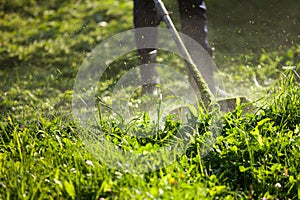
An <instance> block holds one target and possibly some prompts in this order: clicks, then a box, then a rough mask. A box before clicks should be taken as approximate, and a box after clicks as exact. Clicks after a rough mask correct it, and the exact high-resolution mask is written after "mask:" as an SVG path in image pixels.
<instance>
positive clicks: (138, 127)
mask: <svg viewBox="0 0 300 200" xmlns="http://www.w3.org/2000/svg"><path fill="white" fill-rule="evenodd" d="M291 2H293V1H291ZM167 3H168V1H167ZM169 3H170V2H169ZM217 3H218V2H217V1H211V2H208V6H209V8H210V9H212V10H213V11H214V13H217V11H218V9H220V8H219V7H218V6H217V5H220V4H217ZM232 5H235V4H234V3H232ZM251 5H252V6H253V7H255V6H258V7H259V6H262V7H263V6H265V4H264V3H261V4H260V3H258V2H256V3H254V4H251ZM275 5H277V4H275ZM295 5H298V4H296V3H295ZM239 6H240V7H239ZM273 6H274V5H273ZM236 7H238V8H240V10H242V9H243V8H244V7H243V6H242V5H240V4H236ZM295 7H296V6H295ZM225 8H226V7H224V8H222V9H223V10H222V11H224V9H225ZM276 8H277V7H276ZM226 9H227V11H228V10H230V7H229V5H228V7H227V8H226ZM240 10H239V9H236V10H235V12H236V15H238V16H240V18H237V17H236V18H235V19H236V21H239V23H237V24H236V27H237V28H242V29H241V31H242V32H236V33H237V34H241V33H243V31H244V30H249V26H250V28H251V27H252V26H253V24H252V23H248V24H247V25H245V26H242V24H243V23H242V22H243V20H246V19H248V17H247V16H246V17H245V18H243V17H242V15H239V13H240V12H238V11H240ZM225 11H226V10H225ZM296 11H297V10H296ZM296 11H294V10H293V9H291V10H290V13H289V19H291V20H290V21H291V22H292V23H291V24H290V26H291V27H292V28H290V29H289V28H288V27H289V26H288V25H287V27H286V31H287V32H291V34H290V35H289V37H288V38H289V40H291V41H293V42H291V43H289V42H287V43H285V44H284V45H281V42H280V41H282V40H281V39H280V38H278V43H276V44H274V42H273V41H274V40H271V41H272V42H271V43H270V44H269V45H267V46H266V48H265V49H263V50H261V49H260V50H257V51H253V49H255V48H256V47H257V45H256V44H255V45H254V44H253V46H251V45H250V47H247V50H251V53H249V52H248V51H247V52H243V49H241V47H240V48H236V49H235V47H237V46H238V45H235V44H240V43H241V38H239V39H240V40H236V41H234V40H229V41H228V40H226V38H228V36H226V35H224V37H223V40H222V34H219V35H217V34H215V33H216V32H218V33H224V32H226V31H227V30H228V26H227V25H226V24H221V22H222V17H221V16H220V15H216V14H214V13H209V17H211V18H209V19H210V22H211V23H210V24H209V26H210V30H211V31H212V36H213V35H215V36H216V37H215V39H213V38H212V39H211V40H212V43H213V44H214V45H215V46H216V48H217V49H216V63H217V65H218V66H220V68H222V69H223V68H224V69H223V70H222V71H221V72H220V74H221V76H222V77H223V79H224V80H227V81H226V82H225V83H224V84H225V88H226V89H228V90H229V91H230V92H233V93H236V94H244V95H248V94H249V93H251V92H252V93H254V91H255V92H257V94H255V95H253V96H255V97H257V96H258V97H259V99H258V100H257V99H256V101H253V102H250V103H249V105H245V106H242V105H240V106H237V108H236V109H235V110H233V111H232V112H228V113H224V114H223V115H221V116H220V119H219V120H220V121H221V122H222V123H221V124H220V125H219V127H217V128H219V129H220V131H219V132H218V134H217V135H216V137H215V138H214V142H213V143H209V144H210V145H208V146H209V149H208V151H207V152H206V153H205V154H204V153H203V146H205V145H207V143H206V142H207V140H205V136H209V135H214V134H213V133H214V127H213V125H214V113H213V112H204V111H203V110H202V109H200V108H197V109H198V110H197V111H198V114H197V115H193V116H192V117H191V120H192V121H191V123H192V124H193V125H194V126H193V127H192V129H188V133H189V143H188V146H187V147H186V150H185V151H184V152H183V154H182V155H181V156H178V157H177V158H176V162H170V163H166V164H164V165H160V166H162V167H161V168H157V166H150V168H151V167H153V168H152V169H153V170H152V171H149V172H147V173H134V172H133V173H129V172H126V171H124V170H120V169H119V168H118V167H117V166H118V165H119V163H116V167H112V166H111V165H109V166H108V165H107V163H108V162H109V161H107V162H106V161H105V160H103V159H102V160H99V159H97V157H96V156H95V155H94V154H93V153H92V152H91V151H89V150H88V148H87V147H88V146H89V144H87V143H86V142H84V141H83V140H82V138H81V137H80V136H81V135H82V133H84V131H85V130H84V129H82V127H80V126H79V124H78V123H77V121H76V119H74V118H73V115H72V108H71V101H72V94H73V85H74V79H75V76H76V73H77V71H78V69H79V67H80V65H81V62H82V61H83V59H84V58H85V57H86V56H87V54H88V53H89V52H90V51H91V50H92V49H93V48H94V47H96V45H97V44H99V43H100V42H101V41H103V40H104V39H105V38H107V37H109V36H111V35H113V34H116V33H118V32H120V31H123V30H127V29H130V28H132V16H131V14H132V2H131V1H112V0H108V1H101V2H100V1H92V0H87V1H75V0H68V1H63V2H59V1H55V0H50V1H47V3H46V2H42V1H22V2H21V1H14V0H13V1H4V3H3V4H2V5H0V15H1V17H0V21H1V23H0V24H1V25H0V27H1V34H0V38H1V40H0V44H1V45H0V54H1V57H0V60H1V64H0V79H1V82H0V94H1V96H0V119H1V120H0V199H261V198H265V199H299V198H300V164H299V163H300V153H299V152H300V98H299V94H300V89H299V81H300V80H299V73H298V72H297V68H299V67H300V64H299V60H300V46H299V45H298V44H299V38H297V30H298V29H296V30H295V29H294V27H298V26H297V23H298V24H299V21H298V19H299V18H298V15H296V14H295V13H297V12H296ZM235 12H231V14H230V15H228V16H230V18H232V17H234V14H235ZM270 13H272V12H270ZM264 15H265V14H264ZM175 18H176V16H175ZM267 18H268V16H267V17H265V18H263V19H267ZM214 19H215V21H214V22H213V20H214ZM238 19H239V20H238ZM262 21H263V20H262ZM266 24H267V25H268V23H266ZM271 24H272V23H271ZM295 24H296V25H295ZM216 25H217V26H216ZM267 25H266V26H267ZM232 26H234V25H232ZM270 27H272V26H271V25H270ZM265 28H267V27H265ZM276 28H278V27H276ZM273 31H274V30H273V29H272V31H270V33H273ZM295 33H296V36H293V34H295ZM298 33H299V32H298ZM266 34H267V33H263V32H262V33H261V34H259V33H257V34H255V36H256V37H257V38H258V40H259V39H265V37H266ZM252 37H253V34H249V35H248V34H245V35H244V39H245V41H247V40H250V39H251V38H252ZM274 37H275V36H274ZM298 37H299V36H298ZM266 42H267V41H266ZM226 46H227V47H230V48H229V50H228V51H227V50H226V48H225V47H226ZM244 50H245V49H244ZM177 61H178V60H177V58H176V57H174V56H173V55H171V54H162V55H159V62H161V63H163V64H170V63H171V64H172V66H174V67H177V68H178V70H179V71H180V70H181V69H182V66H179V65H180V64H179V62H177ZM126 63H127V64H126V65H124V60H122V59H120V60H118V61H116V62H114V63H113V64H112V66H111V71H109V73H111V74H122V73H123V72H124V71H122V69H120V68H118V66H123V67H124V69H125V68H126V69H129V68H130V67H132V66H135V65H136V63H137V57H136V55H135V54H134V53H132V54H131V55H130V56H129V58H127V60H126ZM223 65H224V66H223ZM283 66H289V67H290V68H288V69H283V68H282V67H283ZM291 66H295V69H294V68H292V67H291ZM120 76H121V75H117V76H114V77H115V78H116V79H109V78H106V77H104V78H103V80H102V82H101V83H100V86H99V89H100V92H102V93H103V95H104V96H109V93H110V91H111V87H112V86H113V83H114V82H115V81H116V80H117V79H118V78H119V77H120ZM107 77H111V75H109V74H108V75H107ZM253 77H255V79H254V78H253ZM254 80H256V81H257V82H255V81H254ZM245 88H247V89H248V91H247V92H245V90H244V89H245ZM243 92H244V93H243ZM253 96H251V97H253ZM250 106H252V107H255V109H254V110H253V111H252V112H248V113H245V111H246V110H247V109H248V108H249V107H250ZM102 114H103V115H102ZM99 119H100V120H99V121H98V126H99V127H97V128H101V130H103V132H104V133H106V134H104V137H105V138H106V139H108V140H109V141H111V142H112V144H113V145H116V146H118V148H120V149H125V150H126V151H135V152H142V153H143V154H145V155H147V153H149V152H153V151H156V150H158V149H159V148H161V147H163V146H164V145H166V141H168V140H169V139H172V138H174V136H176V133H177V132H178V130H180V127H181V126H182V124H183V122H180V121H176V120H175V119H174V118H172V116H171V117H169V118H167V120H166V122H165V128H164V129H163V130H158V131H157V132H156V134H155V135H151V136H150V137H147V138H140V137H137V136H133V135H130V134H128V132H127V131H128V130H131V131H132V130H133V129H134V131H136V132H138V133H142V134H145V135H147V134H148V133H149V130H150V132H151V130H152V129H149V127H150V128H151V127H153V126H155V124H154V123H153V122H152V121H151V120H150V119H149V117H148V115H147V114H144V115H142V116H141V117H140V118H138V119H136V120H135V121H132V122H131V124H130V128H131V129H130V128H128V126H127V127H126V126H125V128H124V126H120V123H118V122H119V121H118V120H120V119H119V118H115V119H114V118H111V117H110V118H108V117H107V118H106V117H105V114H104V113H99ZM121 125H123V124H121ZM147 131H148V132H147ZM155 167H156V168H155ZM138 170H139V169H137V171H138Z"/></svg>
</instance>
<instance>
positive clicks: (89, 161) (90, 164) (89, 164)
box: [85, 160, 94, 167]
mask: <svg viewBox="0 0 300 200" xmlns="http://www.w3.org/2000/svg"><path fill="white" fill-rule="evenodd" d="M85 163H86V164H87V165H88V166H91V167H94V164H93V162H92V161H91V160H87V161H85Z"/></svg>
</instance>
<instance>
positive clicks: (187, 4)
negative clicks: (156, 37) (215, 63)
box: [178, 0, 217, 94]
mask: <svg viewBox="0 0 300 200" xmlns="http://www.w3.org/2000/svg"><path fill="white" fill-rule="evenodd" d="M178 5H179V12H180V22H181V28H182V32H183V33H184V34H186V35H187V36H189V37H191V38H192V39H194V40H195V41H197V42H198V43H199V44H200V45H201V46H202V47H203V48H204V49H205V50H206V51H207V53H208V54H209V55H210V57H212V54H213V51H212V48H211V47H210V46H209V44H208V40H207V24H206V20H207V16H206V5H205V3H204V0H178ZM204 55H205V54H204ZM195 59H200V60H202V61H203V60H205V59H203V58H198V57H197V58H195ZM206 59H208V60H209V59H210V58H206ZM208 63H209V62H208ZM198 69H199V70H200V72H201V74H202V75H203V78H204V79H205V81H206V83H207V84H208V86H209V88H210V90H211V92H212V93H213V94H216V93H217V92H216V85H215V81H214V78H213V69H212V66H206V65H205V66H200V68H199V66H198ZM189 77H190V82H191V84H192V86H193V87H194V88H197V87H196V84H195V81H194V79H193V78H192V77H193V76H192V75H191V74H190V76H189Z"/></svg>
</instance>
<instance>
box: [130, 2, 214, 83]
mask: <svg viewBox="0 0 300 200" xmlns="http://www.w3.org/2000/svg"><path fill="white" fill-rule="evenodd" d="M178 5H179V13H180V23H181V27H182V30H181V31H182V32H183V33H184V34H186V35H188V36H189V37H191V38H192V39H194V40H196V41H197V42H198V43H199V44H201V45H202V46H203V48H204V49H206V50H207V52H208V53H209V55H212V49H211V48H210V46H209V45H208V41H207V26H206V19H207V17H206V14H205V13H206V6H205V3H204V1H203V0H178ZM133 13H134V27H135V28H142V27H156V26H157V25H158V24H159V23H160V19H159V16H157V13H156V9H155V4H154V1H153V0H134V11H133ZM141 34H143V33H140V32H136V36H135V37H136V41H138V38H140V37H141ZM147 35H150V36H151V37H149V38H147V40H148V41H151V42H153V44H155V43H156V39H157V35H156V33H147ZM137 47H138V53H139V55H140V57H141V64H147V63H154V62H155V61H156V51H155V49H140V48H141V47H142V44H139V42H137ZM141 78H142V80H143V81H144V82H149V83H157V82H158V76H157V69H156V68H155V67H152V68H151V69H150V68H149V69H147V68H143V70H141Z"/></svg>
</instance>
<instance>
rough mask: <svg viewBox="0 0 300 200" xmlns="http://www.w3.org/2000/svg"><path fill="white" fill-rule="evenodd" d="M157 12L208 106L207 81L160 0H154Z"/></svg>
mask: <svg viewBox="0 0 300 200" xmlns="http://www.w3.org/2000/svg"><path fill="white" fill-rule="evenodd" d="M154 3H155V6H156V9H157V12H158V14H159V16H160V17H162V18H163V20H164V21H165V23H166V25H167V27H168V29H169V30H170V31H171V34H172V37H173V39H174V40H175V42H176V45H177V46H178V48H179V50H180V52H181V54H182V56H183V57H184V58H186V60H187V66H188V68H189V70H190V72H191V73H192V75H193V77H194V79H195V82H196V84H197V87H198V88H199V90H200V93H201V97H200V98H201V99H202V101H203V103H204V105H205V106H206V108H209V106H210V104H211V102H212V100H213V97H214V96H213V94H212V92H211V90H210V89H209V87H208V85H207V83H206V82H205V80H204V78H203V76H202V75H201V73H200V72H199V70H198V69H197V66H196V64H195V63H194V61H193V60H192V58H191V56H190V54H189V52H188V50H187V49H186V47H185V45H184V43H183V41H182V39H181V37H180V36H179V34H178V32H177V30H176V28H175V26H174V24H173V22H172V20H171V18H170V16H169V12H168V11H167V9H166V7H165V5H164V3H163V2H162V1H161V0H154Z"/></svg>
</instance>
